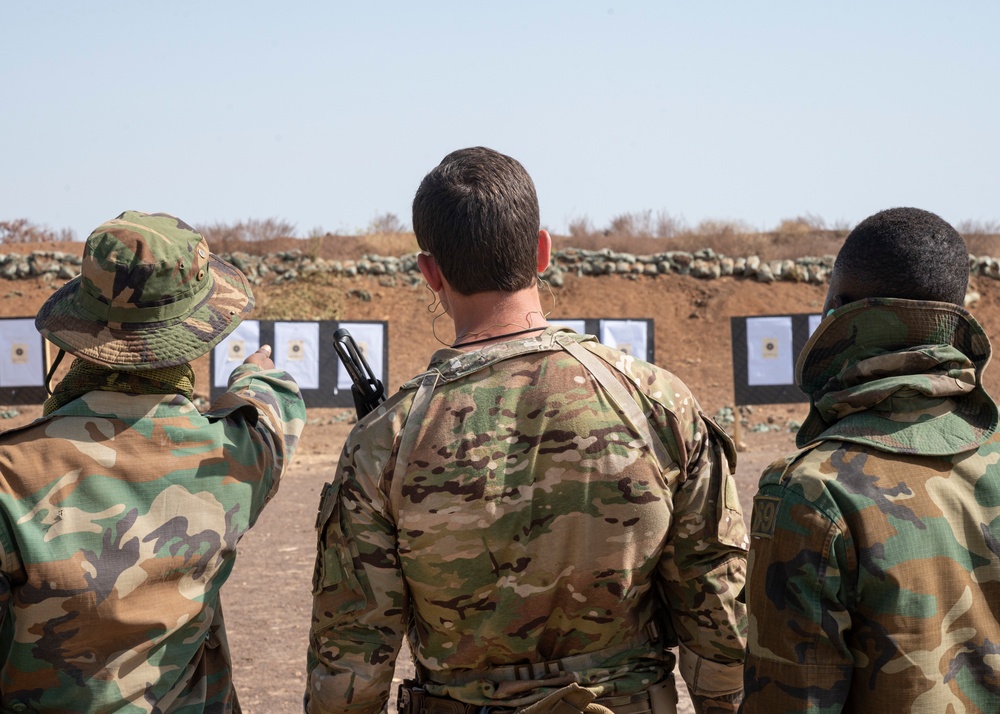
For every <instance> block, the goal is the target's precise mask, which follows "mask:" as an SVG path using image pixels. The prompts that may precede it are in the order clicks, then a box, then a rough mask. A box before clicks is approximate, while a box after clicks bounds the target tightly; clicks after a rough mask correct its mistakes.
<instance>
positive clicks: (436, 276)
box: [417, 253, 442, 293]
mask: <svg viewBox="0 0 1000 714" xmlns="http://www.w3.org/2000/svg"><path fill="white" fill-rule="evenodd" d="M417 267H418V268H420V274H421V275H423V276H424V280H426V281H427V285H428V286H430V289H431V290H433V291H434V292H436V293H437V292H441V286H442V282H441V268H439V267H438V264H437V261H436V260H434V256H433V255H431V254H430V253H417Z"/></svg>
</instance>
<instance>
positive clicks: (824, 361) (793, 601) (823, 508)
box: [744, 299, 1000, 714]
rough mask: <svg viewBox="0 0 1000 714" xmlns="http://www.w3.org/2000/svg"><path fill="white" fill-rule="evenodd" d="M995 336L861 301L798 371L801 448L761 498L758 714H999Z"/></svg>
mask: <svg viewBox="0 0 1000 714" xmlns="http://www.w3.org/2000/svg"><path fill="white" fill-rule="evenodd" d="M989 357H990V343H989V340H988V339H987V337H986V335H985V333H984V332H983V329H982V327H981V326H980V325H979V324H978V323H977V322H976V321H975V320H974V319H973V318H972V316H971V315H969V313H967V312H966V311H965V310H963V309H962V308H961V307H958V306H956V305H950V304H946V303H931V302H917V301H910V300H900V299H869V300H863V301H858V302H854V303H850V304H848V305H846V306H844V307H842V308H840V309H839V310H837V311H836V312H834V313H833V315H832V316H831V317H828V318H827V319H825V320H823V321H822V323H821V324H820V326H819V327H818V329H817V330H816V333H815V334H814V335H813V336H812V338H811V339H810V341H809V343H808V344H807V345H806V347H805V349H804V350H803V353H802V355H801V356H800V358H799V362H798V365H797V380H798V382H799V384H800V385H801V386H802V388H803V390H804V391H805V392H806V393H807V394H809V395H810V397H811V408H810V413H809V417H808V419H807V420H806V422H805V423H804V425H803V426H802V428H801V430H800V431H799V434H798V445H799V446H800V447H801V448H802V450H801V451H800V452H798V453H797V454H794V455H792V456H791V457H789V458H787V459H784V460H781V461H778V462H776V463H774V464H772V465H771V466H770V467H769V468H768V469H767V470H766V471H765V472H764V474H763V476H762V478H761V481H760V490H759V493H758V495H757V497H756V499H755V500H754V512H753V519H752V527H751V535H752V542H751V549H750V558H749V574H748V579H747V607H748V611H749V615H750V632H749V635H748V640H749V645H748V647H749V648H748V656H747V664H746V672H745V690H746V701H745V705H744V706H745V711H746V712H748V713H749V712H766V713H767V714H775V713H779V712H840V711H847V712H911V711H912V712H934V713H935V714H937V713H939V712H941V713H943V712H955V713H956V714H957V713H960V712H966V713H968V712H990V713H991V714H993V713H995V712H998V711H1000V468H998V466H997V463H998V461H1000V438H998V437H997V435H996V434H995V429H996V426H997V408H996V406H995V404H994V403H993V401H992V400H991V399H990V397H989V395H987V394H986V392H985V391H984V390H983V388H982V370H983V369H984V368H985V366H986V364H987V362H988V361H989Z"/></svg>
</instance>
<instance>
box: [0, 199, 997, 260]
mask: <svg viewBox="0 0 1000 714" xmlns="http://www.w3.org/2000/svg"><path fill="white" fill-rule="evenodd" d="M852 227H853V226H852V225H851V224H849V223H847V222H845V221H843V220H838V221H834V222H832V223H829V222H827V221H826V220H824V219H823V218H822V217H820V216H817V215H815V214H812V213H804V214H801V215H798V216H794V217H791V218H785V219H783V220H782V221H780V222H779V224H778V226H777V227H776V228H775V229H774V230H772V231H760V230H758V229H756V228H754V227H753V226H751V225H749V224H748V223H746V222H745V221H739V220H731V219H722V220H704V221H701V222H700V223H698V224H697V225H696V226H694V227H691V226H689V225H688V224H687V223H686V222H685V221H684V219H683V217H679V216H675V215H673V214H670V213H668V212H667V211H656V212H654V211H651V210H645V211H635V212H631V213H621V214H618V215H616V216H614V217H613V218H612V219H611V220H610V221H609V222H608V224H607V225H606V226H604V227H596V226H594V224H593V223H592V222H591V220H590V219H589V218H588V217H586V216H583V217H578V218H574V219H572V220H571V221H569V226H568V230H567V233H566V234H565V235H553V247H554V248H556V249H566V248H579V249H583V250H603V249H610V250H612V251H614V252H619V253H634V254H640V255H649V254H653V253H660V252H663V251H668V250H679V251H688V252H695V251H698V250H701V249H703V248H710V249H712V250H713V251H715V252H716V253H719V254H722V255H728V256H730V257H741V256H750V255H756V256H758V257H760V258H761V259H764V260H783V259H786V258H787V259H794V258H801V257H804V256H823V255H835V254H836V253H837V251H838V250H840V246H841V245H842V244H843V241H844V238H846V237H847V234H848V233H849V232H850V230H851V228H852ZM955 227H956V228H957V229H958V231H959V233H961V234H962V235H963V237H964V238H965V240H966V243H967V244H968V246H969V252H970V253H972V254H973V255H992V256H1000V220H993V221H989V220H966V221H960V222H958V223H956V224H955ZM197 229H198V230H199V231H201V232H202V233H203V234H204V235H205V237H206V238H207V239H208V243H209V245H210V246H211V248H212V251H213V252H215V253H219V254H231V253H234V252H237V251H241V252H245V253H250V254H253V255H266V254H268V253H273V252H277V251H284V250H300V251H301V252H302V253H304V254H306V255H308V256H309V257H311V258H314V259H315V258H324V259H326V260H350V259H358V258H360V257H362V256H364V255H372V254H377V255H397V256H398V255H405V254H407V253H414V252H416V251H417V250H418V249H419V248H418V246H417V242H416V238H415V237H414V236H413V233H411V232H410V229H409V226H407V225H406V224H404V223H403V222H402V220H400V218H399V217H398V216H397V215H396V214H394V213H388V212H386V213H377V214H376V215H375V216H374V217H373V218H372V220H371V221H370V222H369V224H368V226H367V227H366V228H365V229H364V230H363V231H360V230H359V231H357V232H356V233H353V234H343V233H331V232H329V231H325V230H324V229H323V228H322V227H316V228H313V229H312V230H310V231H309V233H308V236H306V237H304V238H299V237H297V236H296V228H295V224H293V223H289V222H288V221H285V220H282V219H278V218H265V219H248V220H245V221H238V222H236V223H221V222H216V223H214V224H212V225H199V226H197ZM73 239H74V236H73V232H72V231H70V230H69V229H62V230H60V231H54V230H52V229H49V228H47V227H45V226H39V225H36V224H34V223H31V222H30V221H28V220H27V219H24V218H19V219H15V220H9V221H0V243H3V244H17V243H45V242H64V241H71V240H73Z"/></svg>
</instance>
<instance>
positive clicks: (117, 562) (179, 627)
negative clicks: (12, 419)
mask: <svg viewBox="0 0 1000 714" xmlns="http://www.w3.org/2000/svg"><path fill="white" fill-rule="evenodd" d="M304 420H305V409H304V407H303V403H302V399H301V396H300V395H299V393H298V388H297V387H296V385H295V383H294V381H293V380H292V379H291V378H290V377H289V376H288V375H287V374H285V373H284V372H280V371H277V370H267V371H262V370H260V369H259V368H258V367H256V366H253V365H243V366H241V367H239V368H237V369H236V370H235V371H234V372H233V376H232V378H231V380H230V388H229V391H228V392H226V393H225V394H224V395H223V396H222V397H220V399H219V400H218V401H216V403H215V404H214V405H213V410H212V411H210V412H208V413H206V414H204V415H202V414H199V412H198V410H197V409H196V408H195V406H194V404H193V403H192V402H190V401H189V400H188V399H186V398H185V397H182V396H179V395H130V394H119V393H114V392H104V391H93V392H89V393H87V394H85V395H83V396H82V397H80V398H79V399H76V400H74V401H72V402H70V403H69V404H67V405H65V406H63V407H62V408H60V409H58V410H57V411H55V412H53V413H52V414H50V415H49V416H47V417H44V418H42V419H39V420H37V421H35V422H33V423H32V424H29V425H27V426H25V427H22V428H20V429H14V430H11V431H8V432H6V433H4V434H3V435H0V695H2V711H4V712H90V713H95V712H123V713H124V712H135V713H141V712H147V713H148V712H157V713H160V712H184V713H185V714H188V713H192V714H193V713H194V712H218V713H220V714H221V713H223V712H232V711H237V712H238V711H239V706H238V704H237V701H236V695H235V693H234V691H233V686H232V676H231V671H230V670H231V667H230V659H229V652H228V647H227V643H226V636H225V628H224V625H223V618H222V609H221V604H220V602H219V588H220V587H221V586H222V584H223V583H224V582H225V581H226V578H227V577H228V576H229V573H230V570H231V569H232V567H233V562H234V558H235V557H236V543H237V542H238V541H239V539H240V538H241V537H242V535H243V534H244V533H245V532H246V531H247V529H248V528H249V527H250V526H251V525H252V524H253V523H254V521H255V520H256V519H257V516H258V515H259V514H260V512H261V510H262V509H263V507H264V504H265V503H266V502H267V501H268V499H269V498H270V497H271V496H272V495H273V494H274V493H275V492H276V490H277V488H278V482H279V478H280V476H281V474H282V471H283V469H284V468H285V466H286V464H287V463H288V461H289V459H290V458H291V455H292V453H293V451H294V450H295V447H296V445H297V442H298V436H299V434H300V432H301V430H302V425H303V423H304Z"/></svg>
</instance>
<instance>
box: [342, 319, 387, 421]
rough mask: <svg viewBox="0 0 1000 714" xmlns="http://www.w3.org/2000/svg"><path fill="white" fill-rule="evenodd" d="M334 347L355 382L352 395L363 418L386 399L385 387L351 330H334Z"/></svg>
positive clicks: (359, 415)
mask: <svg viewBox="0 0 1000 714" xmlns="http://www.w3.org/2000/svg"><path fill="white" fill-rule="evenodd" d="M333 347H334V349H335V350H337V356H338V357H339V358H340V361H341V363H342V364H343V365H344V369H346V370H347V374H348V375H350V377H351V382H353V384H352V385H351V396H352V397H354V409H355V411H357V413H358V419H361V418H362V417H363V416H365V415H366V414H368V413H369V412H371V411H373V410H374V409H375V407H377V406H378V405H379V404H381V403H382V402H384V401H385V387H384V386H383V385H382V381H381V380H380V379H378V378H377V377H376V376H375V373H374V372H373V371H372V368H371V365H370V364H368V360H366V359H365V356H364V355H363V354H361V350H359V349H358V343H357V342H355V341H354V338H353V337H351V333H350V332H348V331H347V330H345V329H343V328H340V329H339V330H337V331H336V332H334V333H333Z"/></svg>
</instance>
